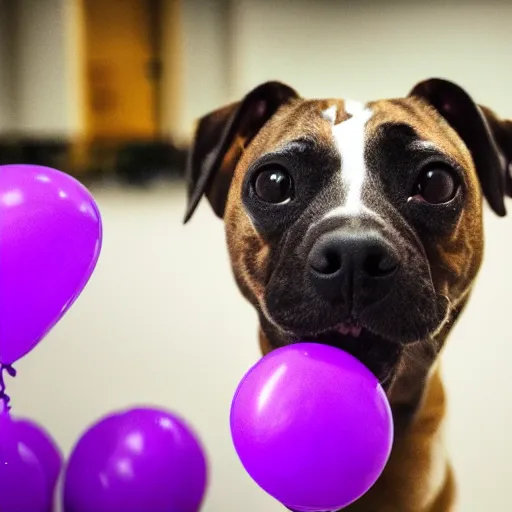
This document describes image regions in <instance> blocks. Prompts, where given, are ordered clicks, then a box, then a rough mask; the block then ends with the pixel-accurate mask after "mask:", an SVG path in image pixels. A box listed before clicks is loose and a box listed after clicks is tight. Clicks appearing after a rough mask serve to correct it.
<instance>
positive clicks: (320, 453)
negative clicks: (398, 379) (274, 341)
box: [231, 343, 393, 512]
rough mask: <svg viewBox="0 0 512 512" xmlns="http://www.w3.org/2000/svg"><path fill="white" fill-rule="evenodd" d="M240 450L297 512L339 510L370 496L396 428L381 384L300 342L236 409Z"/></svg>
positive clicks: (269, 359)
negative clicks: (370, 490) (368, 494)
mask: <svg viewBox="0 0 512 512" xmlns="http://www.w3.org/2000/svg"><path fill="white" fill-rule="evenodd" d="M231 433H232V436H233V442H234V445H235V449H236V451H237V452H238V455H239V457H240V460H241V461H242V464H243V465H244V467H245V469H246V470H247V472H248V473H249V474H250V475H251V477H252V478H253V479H254V480H255V481H256V483H258V484H259V485H260V486H261V487H262V488H263V489H264V490H265V491H266V492H268V493H269V494H270V495H272V496H273V497H274V498H276V499H277V500H279V501H280V502H281V503H283V504H284V505H286V506H287V507H289V508H291V509H292V510H295V511H299V512H313V511H314V512H317V511H334V510H339V509H341V508H344V507H346V506H347V505H349V504H350V503H352V502H353V501H355V500H356V499H358V498H359V497H361V496H362V495H363V494H365V493H366V491H368V489H370V487H371V486H372V485H373V484H374V483H375V481H376V480H377V479H378V477H379V476H380V474H381V472H382V470H383V469H384V467H385V465H386V462H387V460H388V458H389V455H390V452H391V445H392V439H393V422H392V416H391V409H390V406H389V403H388V400H387V398H386V395H385V392H384V390H383V389H382V387H381V386H380V384H379V382H378V380H377V378H376V377H375V376H374V375H373V374H372V373H371V372H370V371H369V370H368V369H367V368H366V367H365V366H364V365H363V364H362V363H361V362H359V361H358V360H357V359H355V358H354V357H352V356H351V355H349V354H347V353H346V352H343V351H342V350H339V349H337V348H333V347H329V346H325V345H321V344H316V343H297V344H293V345H289V346H286V347H283V348H280V349H278V350H275V351H273V352H271V353H270V354H269V355H267V356H265V357H264V358H262V359H261V360H260V361H259V362H258V363H257V364H256V365H255V366H253V367H252V368H251V369H250V370H249V372H248V373H247V374H246V375H245V377H244V378H243V380H242V381H241V383H240V385H239V387H238V389H237V391H236V394H235V397H234V399H233V404H232V408H231Z"/></svg>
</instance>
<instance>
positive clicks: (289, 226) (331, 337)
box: [187, 80, 512, 382]
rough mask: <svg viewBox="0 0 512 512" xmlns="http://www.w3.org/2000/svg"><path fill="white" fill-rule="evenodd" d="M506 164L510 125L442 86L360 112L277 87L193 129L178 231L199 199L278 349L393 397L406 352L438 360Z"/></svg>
mask: <svg viewBox="0 0 512 512" xmlns="http://www.w3.org/2000/svg"><path fill="white" fill-rule="evenodd" d="M511 160H512V127H511V125H510V124H506V123H505V122H502V121H499V120H498V119H497V118H496V117H495V116H494V115H493V114H492V113H491V112H490V111H488V110H487V109H481V108H480V107H478V106H477V105H476V104H475V103H473V101H472V100H471V99H470V98H469V96H468V95H467V94H466V93H465V92H464V91H463V90H462V89H460V88H459V87H458V86H455V85H454V84H451V83H449V82H446V81H442V80H429V81H426V82H423V83H421V84H419V85H418V86H416V87H415V89H414V90H413V91H412V93H411V94H410V95H409V97H407V98H402V99H396V100H382V101H376V102H370V103H367V104H358V103H355V102H352V101H343V100H305V99H302V98H300V97H299V96H298V95H297V93H296V92H295V91H293V90H292V89H290V88H289V87H287V86H285V85H283V84H279V83H274V82H272V83H267V84H264V85H263V86H260V87H259V88H257V89H255V90H253V91H252V92H251V93H249V95H247V96H246V98H245V99H244V100H243V101H242V102H240V103H238V104H235V105H231V106H228V107H226V108H224V109H222V110H220V111H217V112H215V113H213V114H210V115H209V116H206V117H205V118H203V119H202V120H201V122H200V124H199V127H198V130H197V132H196V140H195V144H194V149H193V151H192V153H191V160H190V168H189V186H190V188H189V194H190V195H189V211H188V214H187V217H189V216H190V215H191V213H192V212H193V210H194V208H195V207H196V205H197V203H198V201H199V200H200V198H201V196H202V195H203V194H204V193H206V194H207V195H208V198H209V200H210V202H211V204H212V206H213V208H214V210H215V212H216V213H217V214H218V215H219V216H223V217H224V219H225V223H226V231H227V240H228V246H229V251H230V256H231V260H232V267H233V271H234V274H235V277H236V280H237V283H238V285H239V287H240V289H241V290H242V292H243V294H244V295H245V296H246V297H247V298H248V299H249V300H250V301H251V303H252V304H253V305H254V306H255V307H256V308H257V311H258V313H259V315H260V321H261V327H262V330H263V332H264V333H265V335H266V337H267V338H268V340H269V342H270V344H271V346H273V347H277V346H280V345H283V344H286V343H290V342H294V341H298V340H308V341H318V342H322V343H328V344H332V345H335V346H339V347H341V348H343V349H345V350H347V351H349V352H351V353H353V354H355V355H356V356H357V357H358V358H360V359H361V360H362V361H363V362H364V363H365V364H366V365H367V366H368V367H369V368H370V369H371V370H372V371H373V372H374V373H375V374H377V376H378V377H379V378H380V379H381V380H382V381H383V382H386V380H388V378H389V377H390V376H391V375H392V374H393V371H394V370H395V369H396V366H397V364H398V362H399V359H400V355H401V354H402V351H403V349H404V347H406V346H407V345H410V344H412V343H418V342H423V343H429V344H431V345H432V346H434V347H435V350H438V349H439V345H440V343H439V340H437V339H436V337H437V336H438V334H439V333H440V332H442V331H444V330H445V329H444V328H445V327H446V325H447V324H448V323H449V322H450V321H451V320H452V314H453V313H454V312H455V311H456V310H457V306H458V304H459V303H461V302H462V301H463V300H464V299H465V298H466V296H467V294H468V292H469V290H470V288H471V284H472V282H473V280H474V278H475V276H476V274H477V272H478V269H479V267H480V263H481V259H482V250H483V235H482V195H483V194H485V196H486V197H487V200H488V202H489V204H490V205H491V207H492V208H493V209H494V210H495V212H496V213H497V214H499V215H504V214H505V207H504V196H505V193H506V192H507V190H509V188H507V187H510V183H509V180H510V178H509V175H508V166H509V164H510V161H511ZM482 191H483V194H482Z"/></svg>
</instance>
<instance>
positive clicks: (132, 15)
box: [83, 0, 158, 140]
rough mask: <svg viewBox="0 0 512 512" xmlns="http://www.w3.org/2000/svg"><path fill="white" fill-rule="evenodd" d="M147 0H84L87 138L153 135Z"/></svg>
mask: <svg viewBox="0 0 512 512" xmlns="http://www.w3.org/2000/svg"><path fill="white" fill-rule="evenodd" d="M151 2H152V0H84V2H83V7H84V14H85V58H86V91H87V94H86V98H87V100H86V101H87V105H86V116H85V118H86V132H87V135H88V139H89V140H126V139H148V138H152V137H154V136H155V135H156V133H157V130H158V127H157V116H156V112H157V110H156V109H157V106H158V105H157V100H158V98H157V97H156V96H157V90H158V89H157V86H156V79H155V76H152V74H151V65H152V63H155V62H156V60H155V59H154V58H155V57H156V55H155V44H154V43H153V40H154V37H155V33H156V30H155V27H152V19H153V18H152V11H151Z"/></svg>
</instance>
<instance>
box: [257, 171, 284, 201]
mask: <svg viewBox="0 0 512 512" xmlns="http://www.w3.org/2000/svg"><path fill="white" fill-rule="evenodd" d="M254 192H255V193H256V195H257V196H258V197H259V198H260V199H261V200H262V201H265V202H266V203H272V204H280V203H286V202H288V201H290V200H291V199H292V197H293V181H292V178H291V176H290V175H289V173H288V172H287V171H286V170H285V169H283V168H281V167H272V168H267V169H263V170H261V171H260V172H259V173H258V174H257V175H256V178H255V180H254Z"/></svg>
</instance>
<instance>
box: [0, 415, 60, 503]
mask: <svg viewBox="0 0 512 512" xmlns="http://www.w3.org/2000/svg"><path fill="white" fill-rule="evenodd" d="M61 460H62V459H61V456H60V453H59V451H58V449H57V447H56V445H55V443H54V442H53V440H52V439H51V438H50V436H49V435H48V434H47V433H46V432H45V431H44V430H43V429H42V428H41V427H39V426H38V425H36V424H35V423H33V422H32V421H29V420H21V419H15V418H13V417H11V416H10V415H9V414H8V413H7V412H5V411H4V412H0V510H1V511H2V512H27V511H30V512H52V510H53V497H54V493H55V487H56V484H57V479H58V475H59V472H60V467H61Z"/></svg>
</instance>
